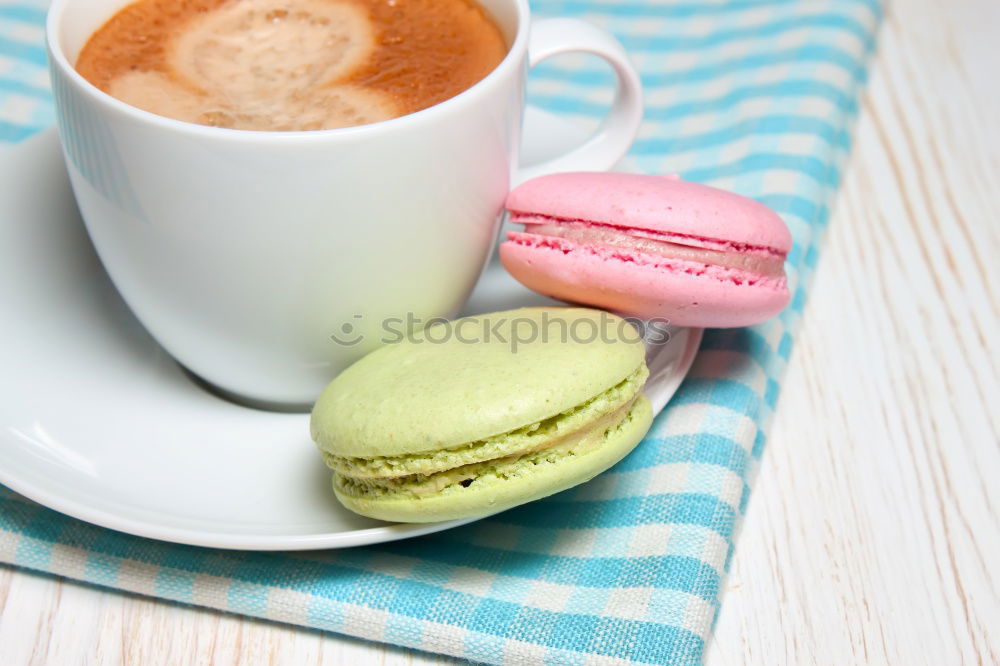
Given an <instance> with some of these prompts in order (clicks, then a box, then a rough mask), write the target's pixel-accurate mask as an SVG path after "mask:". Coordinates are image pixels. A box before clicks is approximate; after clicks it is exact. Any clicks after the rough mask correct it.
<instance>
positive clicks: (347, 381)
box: [311, 307, 653, 522]
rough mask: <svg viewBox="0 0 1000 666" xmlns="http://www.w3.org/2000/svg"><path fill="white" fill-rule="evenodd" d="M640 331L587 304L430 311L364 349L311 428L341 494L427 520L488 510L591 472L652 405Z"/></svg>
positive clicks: (404, 517)
mask: <svg viewBox="0 0 1000 666" xmlns="http://www.w3.org/2000/svg"><path fill="white" fill-rule="evenodd" d="M648 374H649V372H648V370H647V369H646V364H645V347H644V345H643V343H642V340H641V339H640V337H639V334H638V332H637V331H636V330H635V328H633V327H632V326H631V324H629V323H628V322H626V321H625V320H623V319H621V318H620V317H617V316H615V315H611V314H608V313H607V312H602V311H599V310H591V309H587V308H559V307H549V308H522V309H519V310H509V311H506V312H496V313H492V314H486V315H479V316H475V317H465V318H463V319H458V320H455V321H452V322H439V323H437V324H434V325H432V326H429V327H427V328H425V329H423V330H422V331H420V332H419V333H417V334H414V335H411V336H409V337H407V338H405V339H403V340H402V341H399V342H396V343H395V344H388V345H386V346H384V347H382V348H380V349H378V350H377V351H374V352H372V353H371V354H369V355H368V356H365V357H364V358H362V359H361V360H360V361H358V362H357V363H355V364H354V365H352V366H351V367H349V368H348V369H347V370H345V371H344V372H343V373H341V374H340V375H339V376H338V377H337V378H336V379H335V380H334V381H333V382H332V383H331V384H330V385H329V386H328V387H327V388H326V390H324V391H323V393H322V395H320V397H319V400H318V401H317V402H316V405H315V407H314V408H313V412H312V420H311V431H312V437H313V440H314V441H315V442H316V445H317V446H318V447H319V449H320V451H321V453H322V455H323V457H324V459H325V460H326V463H327V465H329V466H330V467H331V468H332V469H333V489H334V492H335V493H336V495H337V498H338V499H339V500H340V502H341V503H342V504H343V505H344V506H345V507H347V508H348V509H350V510H351V511H354V512H356V513H359V514H361V515H364V516H369V517H372V518H379V519H382V520H389V521H400V522H434V521H439V520H452V519H459V518H474V517H479V516H485V515H488V514H492V513H496V512H498V511H502V510H504V509H508V508H510V507H513V506H517V505H519V504H523V503H525V502H530V501H532V500H536V499H539V498H541V497H545V496H547V495H551V494H553V493H556V492H559V491H561V490H565V489H567V488H570V487H572V486H575V485H577V484H580V483H583V482H584V481H588V480H589V479H591V478H593V477H594V476H596V475H597V474H599V473H601V472H603V471H604V470H606V469H608V468H609V467H611V466H612V465H614V464H615V463H616V462H618V461H619V460H621V459H622V458H623V457H624V456H625V455H626V454H627V453H628V452H629V451H631V450H632V449H633V448H634V447H635V445H636V444H638V443H639V441H640V440H641V439H642V438H643V436H644V435H645V434H646V431H647V430H648V429H649V426H650V424H651V422H652V417H653V415H652V409H651V407H650V405H649V401H648V400H646V398H645V396H643V395H642V393H641V390H642V387H643V384H644V383H645V381H646V377H647V376H648Z"/></svg>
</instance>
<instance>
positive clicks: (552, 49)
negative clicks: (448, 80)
mask: <svg viewBox="0 0 1000 666" xmlns="http://www.w3.org/2000/svg"><path fill="white" fill-rule="evenodd" d="M560 53H593V54H594V55H597V56H600V57H602V58H604V59H605V60H607V61H608V63H609V64H610V65H611V67H612V68H613V69H614V71H615V75H616V76H617V77H618V85H617V90H616V92H615V101H614V104H613V105H612V107H611V112H610V113H609V114H608V116H607V117H606V118H605V119H604V121H603V122H602V123H601V125H600V127H599V128H598V129H597V132H596V133H595V134H594V135H593V136H591V137H590V138H589V139H588V140H587V141H586V142H585V143H584V144H583V145H581V146H578V147H577V148H574V149H573V150H571V151H569V152H568V153H566V154H564V155H560V156H558V157H554V158H552V159H550V160H547V161H545V162H541V163H539V164H532V165H531V166H528V167H522V168H521V169H519V170H518V172H517V175H516V178H515V181H516V182H515V184H518V183H522V182H524V181H526V180H528V179H529V178H534V177H536V176H543V175H545V174H548V173H557V172H560V171H605V170H607V169H610V168H611V167H613V166H614V165H615V164H616V163H617V162H618V160H620V159H621V158H622V157H624V155H625V153H626V152H627V151H628V149H629V146H631V145H632V141H633V140H634V139H635V135H636V133H638V131H639V123H640V122H641V121H642V83H641V81H640V80H639V74H638V73H637V72H636V71H635V67H634V66H633V65H632V63H631V61H629V59H628V55H626V53H625V48H624V47H623V46H622V45H621V42H619V41H618V40H617V39H615V38H614V36H613V35H612V34H611V33H610V32H608V31H607V30H604V29H602V28H598V27H597V26H595V25H592V24H590V23H587V22H586V21H581V20H578V19H570V18H555V19H543V20H540V21H535V22H534V23H532V25H531V34H530V35H529V37H528V63H529V64H528V66H529V67H534V66H535V65H537V64H538V63H540V62H541V61H542V60H545V59H546V58H549V57H551V56H554V55H557V54H560Z"/></svg>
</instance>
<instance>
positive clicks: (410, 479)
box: [334, 393, 645, 499]
mask: <svg viewBox="0 0 1000 666" xmlns="http://www.w3.org/2000/svg"><path fill="white" fill-rule="evenodd" d="M640 399H642V400H645V398H641V395H640V394H639V393H636V394H634V395H633V396H632V397H631V399H629V400H628V401H627V402H626V403H625V404H623V405H621V406H619V407H618V408H617V409H615V410H614V411H612V412H609V413H607V414H605V415H603V416H602V417H600V418H599V419H598V420H597V421H596V422H592V423H590V424H588V427H586V428H582V429H579V430H577V431H575V432H572V433H569V434H568V435H566V436H564V437H561V438H558V439H556V440H555V441H549V442H546V443H544V444H542V445H541V446H539V447H538V448H537V449H534V450H529V451H526V452H521V453H519V454H515V455H510V456H505V457H502V458H497V459H493V460H487V461H484V462H479V463H473V464H470V465H463V466H461V467H458V468H455V469H449V470H446V471H443V472H438V473H436V474H412V475H409V476H403V477H397V478H382V479H375V478H367V479H359V478H354V477H350V476H344V475H340V474H336V475H334V485H335V487H336V488H337V490H338V491H339V492H341V493H344V494H346V495H351V496H355V497H360V496H364V497H370V498H376V497H387V498H392V499H400V498H412V499H420V498H422V497H428V496H438V495H441V494H442V493H448V492H461V491H462V490H463V489H466V488H472V487H473V486H476V487H478V486H482V485H484V484H491V483H498V482H507V481H511V480H514V479H517V478H519V477H521V476H523V475H525V474H531V473H533V472H536V471H538V470H539V468H540V467H543V466H552V465H557V464H559V463H560V462H567V461H569V460H571V459H573V458H577V457H580V456H586V455H587V454H589V453H592V452H595V451H597V450H600V449H601V448H602V447H603V446H604V445H605V443H606V442H607V440H608V439H609V438H613V437H614V436H615V434H616V433H617V432H618V431H619V430H622V429H624V428H627V427H628V425H629V424H630V423H631V421H632V419H633V418H634V415H635V411H636V410H635V407H636V403H637V402H638V401H639V400H640Z"/></svg>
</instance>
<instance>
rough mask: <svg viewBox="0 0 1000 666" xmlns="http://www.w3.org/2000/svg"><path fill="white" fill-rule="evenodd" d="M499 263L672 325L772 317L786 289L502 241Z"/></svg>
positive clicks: (564, 296) (559, 290) (557, 288)
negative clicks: (663, 320)
mask: <svg viewBox="0 0 1000 666" xmlns="http://www.w3.org/2000/svg"><path fill="white" fill-rule="evenodd" d="M500 261H501V262H502V263H503V265H504V267H505V268H506V269H507V271H508V272H510V274H511V275H513V276H514V277H515V278H516V279H517V280H518V281H519V282H521V283H522V284H523V285H525V286H526V287H528V288H529V289H533V290H535V291H537V292H539V293H542V294H546V295H548V296H551V297H553V298H556V299H559V300H564V301H568V302H573V303H586V304H587V305H592V306H597V307H603V308H608V309H610V310H614V311H616V312H623V313H628V314H632V315H636V316H638V317H642V318H645V319H652V318H656V317H660V318H664V319H668V320H669V321H670V323H671V324H674V325H677V326H696V327H705V328H709V327H711V328H732V327H737V326H750V325H753V324H757V323H760V322H762V321H766V320H767V319H770V318H771V317H773V316H775V315H776V314H778V313H779V312H781V310H782V309H783V308H784V307H785V306H786V305H787V304H788V301H789V298H790V295H789V292H788V289H787V287H784V286H781V287H780V288H776V287H775V286H774V285H773V283H770V282H768V283H764V284H750V283H747V282H744V283H743V284H737V283H736V282H734V281H732V280H729V279H726V278H725V277H723V276H716V275H713V272H712V271H710V270H709V271H707V272H704V273H700V274H695V273H688V272H683V271H679V270H671V269H669V268H665V267H662V266H659V265H651V264H645V265H644V264H643V263H641V262H639V261H623V260H620V259H615V258H608V257H606V256H602V255H600V254H598V253H596V252H592V251H590V250H589V249H588V248H585V247H578V249H577V250H576V251H572V252H568V253H566V252H564V251H562V250H559V249H553V248H551V247H548V246H534V245H523V244H519V243H513V242H511V241H507V242H504V243H503V244H501V246H500Z"/></svg>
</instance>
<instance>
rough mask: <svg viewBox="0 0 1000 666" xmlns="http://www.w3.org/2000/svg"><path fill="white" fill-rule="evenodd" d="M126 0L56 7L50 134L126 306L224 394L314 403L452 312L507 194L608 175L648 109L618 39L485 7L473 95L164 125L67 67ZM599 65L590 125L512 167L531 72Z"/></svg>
mask: <svg viewBox="0 0 1000 666" xmlns="http://www.w3.org/2000/svg"><path fill="white" fill-rule="evenodd" d="M128 2H129V0H55V1H54V2H53V4H52V7H51V9H50V10H49V16H48V22H47V25H46V36H47V41H48V49H49V63H50V69H51V76H52V84H53V90H54V92H55V99H56V108H57V115H58V121H59V134H60V138H61V142H62V146H63V152H64V155H65V158H66V164H67V167H68V169H69V175H70V180H71V182H72V185H73V191H74V193H75V195H76V200H77V202H78V204H79V207H80V211H81V213H82V214H83V218H84V220H85V222H86V225H87V230H88V232H89V234H90V237H91V239H92V241H93V243H94V246H95V247H96V249H97V252H98V254H99V255H100V257H101V261H102V262H103V264H104V266H105V268H106V269H107V271H108V273H109V275H110V276H111V279H112V280H113V281H114V283H115V285H116V286H117V288H118V290H119V291H120V292H121V294H122V296H123V297H124V299H125V301H126V302H127V303H128V305H129V307H131V309H132V311H133V312H134V313H135V314H136V316H137V317H138V318H139V320H140V321H141V322H142V323H143V325H144V326H145V327H146V328H147V329H148V330H149V331H150V333H151V334H152V335H153V337H155V338H156V340H157V341H158V342H159V343H160V344H161V345H162V346H163V347H164V348H165V349H166V350H167V351H168V352H169V353H170V354H171V355H172V356H173V357H174V358H175V359H177V360H178V361H179V362H180V363H181V364H182V365H184V366H185V367H187V368H188V369H189V370H191V371H192V372H193V373H195V374H196V375H198V376H200V377H201V378H203V379H204V380H206V381H207V382H209V383H210V384H212V385H214V386H215V387H217V388H219V389H221V390H222V391H223V392H224V393H227V394H230V395H232V396H236V397H239V398H242V399H244V400H246V401H249V402H253V403H257V404H265V405H270V406H294V405H308V404H309V403H311V402H312V401H313V400H314V399H315V397H316V396H317V395H318V394H319V392H320V391H321V390H322V389H323V387H324V386H325V385H326V384H327V383H328V382H329V381H330V380H331V379H332V378H333V377H334V376H335V375H336V373H337V372H339V371H340V370H342V369H343V368H344V367H346V366H347V365H349V364H350V363H352V362H353V361H355V360H356V359H357V358H359V357H360V356H361V355H363V354H364V353H366V352H367V351H369V350H370V349H371V345H370V344H364V343H363V344H358V345H345V344H342V343H340V342H337V340H336V339H335V338H337V337H340V338H341V340H342V339H343V336H342V335H340V336H338V335H337V334H338V333H343V332H344V331H348V332H350V333H351V334H354V335H357V336H364V337H365V340H366V342H367V341H371V340H376V339H377V338H378V337H379V336H378V335H367V336H365V333H366V332H374V331H376V330H378V326H379V325H380V322H383V321H385V320H386V319H388V318H399V317H406V316H407V315H408V314H409V315H410V316H412V317H415V318H418V319H422V320H425V321H426V320H427V319H428V318H431V317H436V316H449V315H452V314H454V313H455V312H457V310H458V309H459V308H460V307H461V305H462V303H463V301H464V300H465V299H466V297H467V296H468V294H469V292H470V291H471V289H472V287H473V284H474V283H475V281H476V279H477V277H478V276H479V274H480V272H481V270H482V268H483V265H484V263H485V262H486V260H487V258H488V256H489V253H490V251H491V249H492V247H493V244H494V241H495V239H496V236H497V232H498V224H499V221H500V218H501V213H502V209H503V201H504V198H505V196H506V194H507V192H508V190H509V188H510V186H511V185H512V183H516V182H518V181H520V180H523V179H525V178H527V177H530V176H535V175H540V174H542V173H549V172H555V171H567V170H603V169H607V168H610V167H611V166H612V165H613V164H615V162H617V161H618V160H619V159H620V158H621V157H622V156H623V155H624V153H625V151H626V150H627V149H628V147H629V145H630V144H631V142H632V139H633V138H634V137H635V133H636V131H637V130H638V126H639V121H640V118H641V115H642V101H641V87H640V83H639V78H638V76H637V75H636V72H635V70H634V69H633V67H632V65H631V64H630V63H629V61H628V58H627V57H626V54H625V51H624V50H623V48H622V47H621V45H620V44H619V43H618V42H617V41H616V40H615V39H614V38H613V37H612V36H611V35H610V34H609V33H607V32H606V31H604V30H601V29H599V28H597V27H594V26H593V25H590V24H588V23H584V22H581V21H578V20H573V19H550V20H543V21H537V22H535V23H530V22H529V16H528V5H527V2H526V0H481V2H482V4H483V6H484V7H485V8H486V9H487V10H488V11H489V12H490V13H491V14H492V15H493V16H494V17H495V18H496V20H497V22H498V24H499V25H500V27H501V30H502V31H503V33H504V36H505V38H506V40H507V44H508V45H509V47H510V48H509V52H508V54H507V56H506V58H504V60H503V62H502V63H501V64H500V65H499V66H498V67H497V68H496V70H494V71H493V72H492V73H491V74H489V75H488V76H487V77H486V78H484V79H483V80H481V81H480V82H479V83H477V84H476V85H474V86H472V87H471V88H469V89H468V90H466V91H465V92H463V93H461V94H459V95H457V96H455V97H453V98H451V99H449V100H446V101H444V102H441V103H440V104H437V105H436V106H433V107H431V108H429V109H426V110H424V111H420V112H417V113H413V114H410V115H406V116H402V117H400V118H396V119H393V120H388V121H385V122H380V123H375V124H371V125H363V126H359V127H351V128H345V129H334V130H322V131H310V132H254V131H241V130H230V129H221V128H215V127H204V126H200V125H194V124H190V123H185V122H180V121H177V120H171V119H169V118H164V117H161V116H157V115H154V114H152V113H148V112H146V111H142V110H139V109H136V108H134V107H131V106H129V105H127V104H125V103H123V102H120V101H118V100H116V99H114V98H113V97H111V96H109V95H107V94H105V93H103V92H101V91H100V90H98V89H97V88H95V87H94V86H92V85H91V84H90V83H88V82H87V81H86V80H84V79H83V78H82V77H81V76H80V75H79V74H78V73H77V72H76V71H75V70H74V69H73V64H72V63H74V62H75V60H76V57H77V55H78V53H79V52H80V49H81V48H82V47H83V45H84V43H85V42H86V40H87V38H88V37H89V36H90V35H91V34H92V33H93V32H94V31H96V30H97V29H98V28H99V27H100V26H101V25H103V23H104V22H105V21H106V20H107V19H108V18H110V17H111V16H112V15H113V14H114V13H115V12H116V11H118V10H119V9H120V8H121V7H123V6H124V5H125V4H127V3H128ZM567 52H584V53H592V54H596V55H598V56H601V57H602V58H604V59H605V60H607V61H608V62H609V63H610V64H611V66H612V68H613V69H614V71H615V73H616V75H617V78H618V86H617V95H616V98H615V102H614V105H613V108H612V110H611V112H610V114H609V116H608V117H607V118H606V120H605V121H604V123H603V124H602V126H601V127H600V129H599V130H598V131H597V133H596V134H595V135H594V136H593V137H592V138H591V139H590V140H589V141H587V142H586V143H585V144H583V145H582V146H580V147H578V148H576V149H575V150H573V151H571V152H570V153H568V154H566V155H563V156H561V157H558V158H556V159H553V160H551V161H549V162H546V163H544V164H540V165H534V166H532V167H531V168H529V169H524V170H519V169H518V150H519V144H520V138H521V121H522V116H523V113H524V95H525V80H526V77H527V73H528V69H529V67H530V66H532V65H534V64H536V63H537V62H539V61H540V60H542V59H543V58H547V57H549V56H552V55H556V54H559V53H567Z"/></svg>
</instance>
